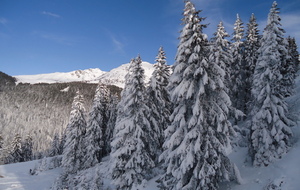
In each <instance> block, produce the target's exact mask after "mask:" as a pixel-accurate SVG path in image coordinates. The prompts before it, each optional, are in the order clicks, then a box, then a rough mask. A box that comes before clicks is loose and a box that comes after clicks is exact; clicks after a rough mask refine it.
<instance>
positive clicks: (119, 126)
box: [111, 56, 154, 189]
mask: <svg viewBox="0 0 300 190" xmlns="http://www.w3.org/2000/svg"><path fill="white" fill-rule="evenodd" d="M141 63H142V61H141V59H140V57H139V56H138V57H137V58H136V59H134V60H132V61H131V63H130V69H129V71H128V74H127V75H126V77H125V78H126V81H125V87H124V90H123V91H122V95H121V96H122V97H121V101H120V103H119V104H118V116H117V121H116V127H115V131H114V133H115V136H114V139H113V141H112V143H111V147H112V153H111V160H112V164H111V170H112V178H113V183H114V184H115V185H116V187H117V188H118V189H132V188H137V186H138V185H140V184H142V182H143V180H144V179H148V178H149V177H150V175H151V169H152V168H153V167H154V161H153V159H152V157H153V153H151V152H150V148H149V146H150V145H149V144H151V143H153V140H152V139H151V138H152V136H151V135H150V134H151V127H150V122H149V121H148V114H149V108H148V107H147V105H146V104H145V98H144V96H145V86H144V70H143V68H142V67H141Z"/></svg>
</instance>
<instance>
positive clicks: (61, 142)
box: [58, 131, 67, 155]
mask: <svg viewBox="0 0 300 190" xmlns="http://www.w3.org/2000/svg"><path fill="white" fill-rule="evenodd" d="M66 138H67V137H66V131H63V132H62V134H61V139H60V141H59V152H58V155H62V154H63V152H64V146H65V143H66Z"/></svg>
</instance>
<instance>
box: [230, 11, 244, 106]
mask: <svg viewBox="0 0 300 190" xmlns="http://www.w3.org/2000/svg"><path fill="white" fill-rule="evenodd" d="M243 24H244V23H243V22H242V20H241V18H240V17H239V15H238V14H237V18H236V21H235V23H234V28H233V30H234V32H233V38H232V45H231V52H232V56H233V60H232V61H233V62H232V64H231V86H230V89H231V93H230V94H231V99H232V103H233V107H234V108H236V109H238V110H240V111H242V112H244V110H245V102H244V97H245V84H244V83H245V73H244V72H245V63H244V41H243V39H244V26H243Z"/></svg>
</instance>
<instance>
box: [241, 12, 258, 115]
mask: <svg viewBox="0 0 300 190" xmlns="http://www.w3.org/2000/svg"><path fill="white" fill-rule="evenodd" d="M245 37H246V41H245V70H244V72H245V103H246V106H245V110H244V112H245V114H246V115H247V114H249V112H250V110H251V101H252V97H251V89H252V82H253V74H254V69H255V65H256V61H257V57H258V48H259V47H260V38H261V36H260V35H259V30H258V24H257V22H256V18H255V16H254V14H252V15H251V17H250V20H249V23H248V24H247V31H246V36H245Z"/></svg>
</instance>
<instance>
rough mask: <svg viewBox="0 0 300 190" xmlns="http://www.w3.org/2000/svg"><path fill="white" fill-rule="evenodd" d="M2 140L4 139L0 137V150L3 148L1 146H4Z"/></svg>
mask: <svg viewBox="0 0 300 190" xmlns="http://www.w3.org/2000/svg"><path fill="white" fill-rule="evenodd" d="M3 140H4V139H3V137H2V135H0V149H2V148H3V144H4V142H3Z"/></svg>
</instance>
